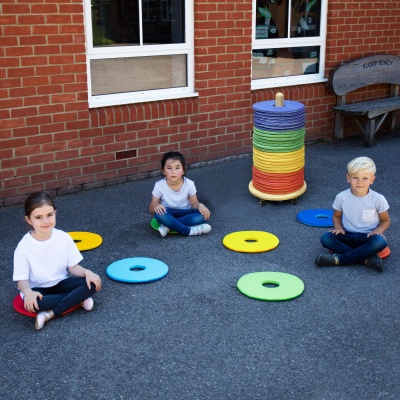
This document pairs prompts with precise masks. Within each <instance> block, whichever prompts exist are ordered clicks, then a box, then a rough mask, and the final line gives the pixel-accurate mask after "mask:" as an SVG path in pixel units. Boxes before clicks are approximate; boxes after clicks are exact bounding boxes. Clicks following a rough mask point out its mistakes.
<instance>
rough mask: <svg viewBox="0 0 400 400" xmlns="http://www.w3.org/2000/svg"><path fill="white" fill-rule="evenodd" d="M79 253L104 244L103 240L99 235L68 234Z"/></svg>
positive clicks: (87, 233)
mask: <svg viewBox="0 0 400 400" xmlns="http://www.w3.org/2000/svg"><path fill="white" fill-rule="evenodd" d="M68 234H69V235H70V236H71V237H72V240H73V241H74V242H75V244H76V247H77V248H78V250H79V251H85V250H92V249H95V248H96V247H99V246H100V245H101V244H102V243H103V238H102V237H101V236H100V235H98V234H97V233H91V232H68Z"/></svg>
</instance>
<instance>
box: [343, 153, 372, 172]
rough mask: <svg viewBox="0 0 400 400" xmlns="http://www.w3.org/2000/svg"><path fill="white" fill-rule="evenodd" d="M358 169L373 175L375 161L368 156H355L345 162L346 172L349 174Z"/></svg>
mask: <svg viewBox="0 0 400 400" xmlns="http://www.w3.org/2000/svg"><path fill="white" fill-rule="evenodd" d="M360 171H366V172H370V173H371V174H372V175H375V172H376V166H375V163H374V162H373V161H372V160H371V159H370V158H368V157H357V158H355V159H354V160H351V161H350V162H349V163H348V164H347V172H348V173H349V175H352V174H355V173H357V172H360Z"/></svg>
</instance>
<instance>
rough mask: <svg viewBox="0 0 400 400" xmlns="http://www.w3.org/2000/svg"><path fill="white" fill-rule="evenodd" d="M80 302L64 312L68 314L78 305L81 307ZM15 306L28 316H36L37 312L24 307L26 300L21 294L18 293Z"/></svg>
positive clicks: (16, 309)
mask: <svg viewBox="0 0 400 400" xmlns="http://www.w3.org/2000/svg"><path fill="white" fill-rule="evenodd" d="M80 306H81V305H80V304H77V305H76V306H74V307H71V308H70V309H69V310H67V311H65V312H63V314H67V313H69V312H71V311H73V310H76V309H77V308H78V307H80ZM13 307H14V309H15V311H17V312H19V313H20V314H23V315H26V316H28V317H32V318H36V316H37V313H32V312H30V311H26V310H25V308H24V301H23V300H22V298H21V296H20V295H19V294H17V295H16V296H15V298H14V300H13Z"/></svg>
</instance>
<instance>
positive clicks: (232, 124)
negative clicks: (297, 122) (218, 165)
mask: <svg viewBox="0 0 400 400" xmlns="http://www.w3.org/2000/svg"><path fill="white" fill-rule="evenodd" d="M328 6H329V14H328V37H327V53H326V65H327V69H326V76H328V75H329V72H330V70H331V69H332V68H334V67H335V66H336V65H338V64H339V63H340V62H341V61H347V60H350V59H353V58H358V57H362V56H367V55H371V54H376V53H391V54H399V53H400V50H399V49H400V45H399V41H400V39H399V38H400V4H399V3H398V2H397V0H388V1H385V2H376V3H371V2H369V3H366V2H359V1H346V2H343V1H340V0H331V1H329V5H328ZM82 7H83V6H82V1H81V0H51V1H50V0H37V1H34V0H32V1H29V0H26V1H24V2H22V1H19V0H17V1H14V0H3V1H2V3H1V4H0V44H1V45H0V56H1V57H0V60H1V61H0V78H1V80H0V144H1V145H0V179H1V185H0V206H6V205H10V204H15V203H18V202H21V201H22V200H24V198H25V197H26V195H27V194H28V193H32V192H34V191H37V190H47V191H49V192H50V193H53V194H63V193H68V192H73V191H79V190H82V189H90V188H93V187H98V186H104V185H109V184H116V183H120V182H126V181H128V180H133V179H140V178H143V177H147V176H149V173H151V172H152V171H156V170H158V168H159V159H160V153H163V152H165V151H168V150H180V151H182V152H183V153H184V154H185V155H186V157H187V161H188V163H197V162H206V161H211V160H217V159H222V158H224V157H230V156H235V155H240V154H244V153H250V152H251V148H252V144H251V129H252V104H253V103H255V102H257V101H264V100H271V99H273V98H274V97H275V94H276V92H278V91H282V92H283V93H284V95H285V98H287V99H291V100H296V101H301V102H303V103H304V104H305V106H306V112H307V124H306V132H307V136H306V140H307V141H311V140H319V139H329V138H331V137H332V132H333V113H332V107H333V104H334V100H335V99H334V97H333V95H332V94H331V93H329V91H328V89H327V86H326V84H312V85H302V86H295V87H287V88H280V89H274V90H258V91H254V92H251V90H250V87H251V29H252V21H251V16H252V2H251V1H249V0H247V1H245V2H243V1H239V0H236V1H235V0H234V1H230V2H222V1H216V2H211V1H206V0H203V1H195V27H194V29H195V49H196V50H195V89H196V90H197V91H198V93H199V97H198V98H189V99H180V100H171V101H161V102H152V103H143V104H135V105H127V106H115V107H106V108H97V109H90V110H89V109H88V104H87V85H86V80H87V76H86V58H85V45H84V42H85V37H84V27H83V8H82ZM227 15H228V18H227ZM387 90H388V89H387V88H386V87H377V88H373V90H369V91H361V92H360V93H357V94H356V95H355V96H359V97H360V96H362V97H371V96H372V97H374V96H386V95H387ZM355 132H357V131H356V129H355V128H354V127H352V125H351V124H349V125H348V126H347V134H348V135H349V134H354V133H355Z"/></svg>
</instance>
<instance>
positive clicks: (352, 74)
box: [329, 54, 400, 146]
mask: <svg viewBox="0 0 400 400" xmlns="http://www.w3.org/2000/svg"><path fill="white" fill-rule="evenodd" d="M380 83H387V84H390V97H387V98H385V99H381V100H373V101H364V102H359V103H353V104H346V95H347V94H348V93H350V92H352V91H354V90H356V89H360V88H363V87H365V86H369V85H376V84H380ZM329 84H330V87H331V89H332V90H333V92H334V93H335V94H336V106H335V107H334V108H333V110H334V112H335V132H334V137H335V138H336V139H343V126H344V117H345V115H346V114H348V115H350V116H352V117H353V118H354V119H355V121H356V122H357V125H358V126H359V127H360V128H361V130H362V132H363V134H364V145H365V146H372V145H373V142H374V135H375V133H376V132H377V130H378V129H379V127H380V126H381V125H382V123H383V121H384V120H385V118H386V116H387V115H388V114H389V113H392V121H391V128H390V129H391V130H393V129H394V128H395V125H396V110H398V109H400V97H399V84H400V57H398V56H392V55H383V54H381V55H376V56H371V57H365V58H360V59H358V60H354V61H351V62H349V63H346V64H342V65H340V66H339V67H338V68H336V69H335V70H334V71H333V72H332V73H331V76H330V80H329Z"/></svg>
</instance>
